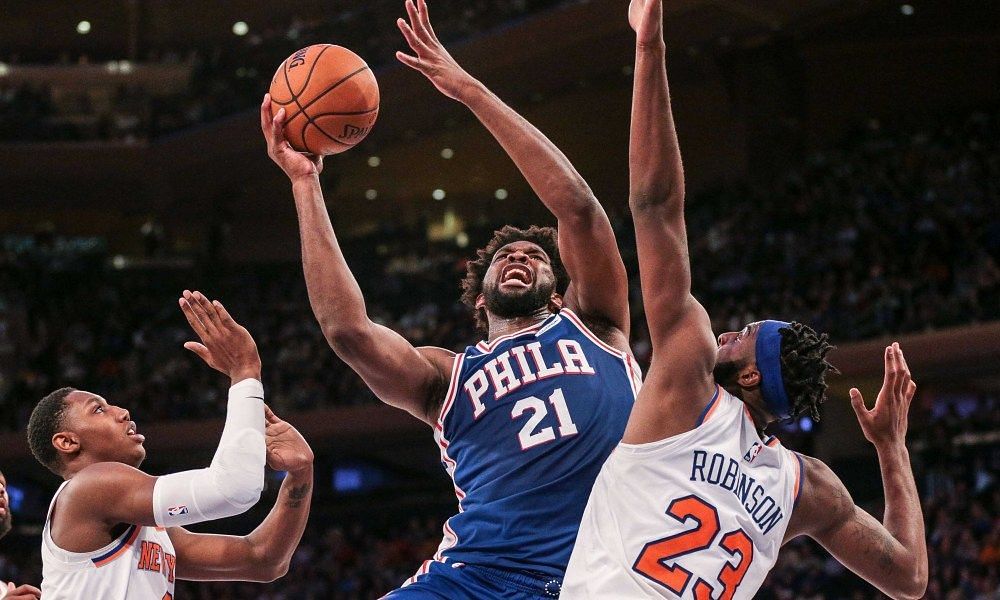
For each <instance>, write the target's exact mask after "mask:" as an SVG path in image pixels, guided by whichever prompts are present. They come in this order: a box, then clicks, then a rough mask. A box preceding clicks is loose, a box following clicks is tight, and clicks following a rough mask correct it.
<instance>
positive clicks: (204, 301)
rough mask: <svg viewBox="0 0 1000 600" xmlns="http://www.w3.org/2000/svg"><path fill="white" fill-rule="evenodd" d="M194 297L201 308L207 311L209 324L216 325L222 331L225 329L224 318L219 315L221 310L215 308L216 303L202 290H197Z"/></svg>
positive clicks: (217, 329)
mask: <svg viewBox="0 0 1000 600" xmlns="http://www.w3.org/2000/svg"><path fill="white" fill-rule="evenodd" d="M194 297H195V300H197V301H198V306H200V307H201V310H203V311H204V312H205V316H206V317H208V325H209V326H210V327H214V328H215V329H216V331H218V332H220V333H221V332H222V331H224V330H225V327H224V326H223V325H222V318H221V317H220V316H219V311H218V309H216V308H215V305H213V304H212V303H211V302H210V301H209V299H208V298H207V297H206V296H205V294H202V293H201V292H195V293H194Z"/></svg>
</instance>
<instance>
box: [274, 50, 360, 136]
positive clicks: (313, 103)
mask: <svg viewBox="0 0 1000 600" xmlns="http://www.w3.org/2000/svg"><path fill="white" fill-rule="evenodd" d="M270 91H271V110H272V111H273V113H274V114H277V113H278V110H279V109H281V108H284V109H285V137H286V138H287V139H288V142H289V143H290V144H291V145H292V148H295V149H296V150H298V151H299V152H310V153H312V154H338V153H340V152H343V151H345V150H349V149H350V148H352V147H354V145H355V144H357V143H358V142H360V141H361V140H363V139H365V136H366V135H368V132H369V131H371V129H372V126H373V125H374V124H375V119H376V118H377V117H378V104H379V95H378V82H377V81H375V75H374V74H372V70H371V69H370V68H368V65H367V64H366V63H365V61H363V60H361V57H360V56H358V55H357V54H355V53H353V52H351V51H350V50H348V49H347V48H343V47H341V46H334V45H333V44H314V45H312V46H309V47H307V48H303V49H301V50H299V51H298V52H296V53H295V54H292V55H291V56H289V57H288V58H287V59H285V62H283V63H281V66H280V67H278V70H277V72H276V73H275V74H274V78H273V79H271V90H270Z"/></svg>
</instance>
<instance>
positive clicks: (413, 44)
mask: <svg viewBox="0 0 1000 600" xmlns="http://www.w3.org/2000/svg"><path fill="white" fill-rule="evenodd" d="M406 13H407V15H408V16H409V18H410V22H409V23H407V22H406V19H397V20H396V25H397V26H398V27H399V30H400V31H401V32H402V33H403V37H404V38H406V43H407V44H409V45H410V49H412V50H413V52H414V54H416V56H410V55H409V54H405V53H403V52H397V53H396V58H397V59H399V62H401V63H403V64H404V65H406V66H408V67H410V68H411V69H414V70H416V71H419V72H420V73H422V74H423V75H424V77H426V78H427V79H430V80H431V83H433V84H434V87H436V88H437V89H438V90H439V91H440V92H441V93H442V94H444V95H445V96H448V97H449V98H452V99H454V100H458V99H459V95H460V94H461V93H462V90H463V89H464V88H466V87H467V86H468V85H469V84H471V83H473V82H474V81H475V80H474V79H473V78H472V76H471V75H469V74H468V73H467V72H466V71H465V69H463V68H462V67H461V66H460V65H459V64H458V62H456V61H455V59H454V58H452V56H451V54H449V53H448V51H447V50H445V48H444V46H443V45H442V44H441V42H440V41H438V38H437V34H436V33H434V28H433V27H432V26H431V20H430V15H429V14H428V13H427V2H426V1H425V0H416V4H414V0H406Z"/></svg>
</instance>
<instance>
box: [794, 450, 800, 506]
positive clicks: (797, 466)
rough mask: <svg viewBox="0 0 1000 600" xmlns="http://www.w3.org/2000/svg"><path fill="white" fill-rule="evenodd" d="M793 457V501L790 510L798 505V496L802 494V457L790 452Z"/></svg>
mask: <svg viewBox="0 0 1000 600" xmlns="http://www.w3.org/2000/svg"><path fill="white" fill-rule="evenodd" d="M792 454H793V455H794V456H795V500H793V501H792V510H795V507H796V506H798V504H799V494H801V493H802V456H801V455H800V454H799V453H798V452H792Z"/></svg>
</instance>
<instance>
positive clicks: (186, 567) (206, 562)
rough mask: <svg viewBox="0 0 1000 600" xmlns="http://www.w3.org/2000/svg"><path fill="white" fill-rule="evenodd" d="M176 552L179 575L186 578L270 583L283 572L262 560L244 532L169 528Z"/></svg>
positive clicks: (269, 562) (180, 577) (189, 579)
mask: <svg viewBox="0 0 1000 600" xmlns="http://www.w3.org/2000/svg"><path fill="white" fill-rule="evenodd" d="M167 533H168V534H169V535H170V541H171V543H173V545H174V550H175V551H176V552H177V578H178V579H184V580H187V581H255V582H260V583H269V582H271V581H274V580H275V579H278V578H279V577H281V576H282V575H284V572H283V571H282V569H281V567H280V565H276V564H274V561H267V560H262V559H260V557H258V556H257V555H256V553H254V551H253V545H252V544H251V543H250V542H249V541H248V540H247V538H246V537H245V536H232V535H217V534H205V533H192V532H190V531H188V530H186V529H184V528H183V527H171V528H169V529H167Z"/></svg>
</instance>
